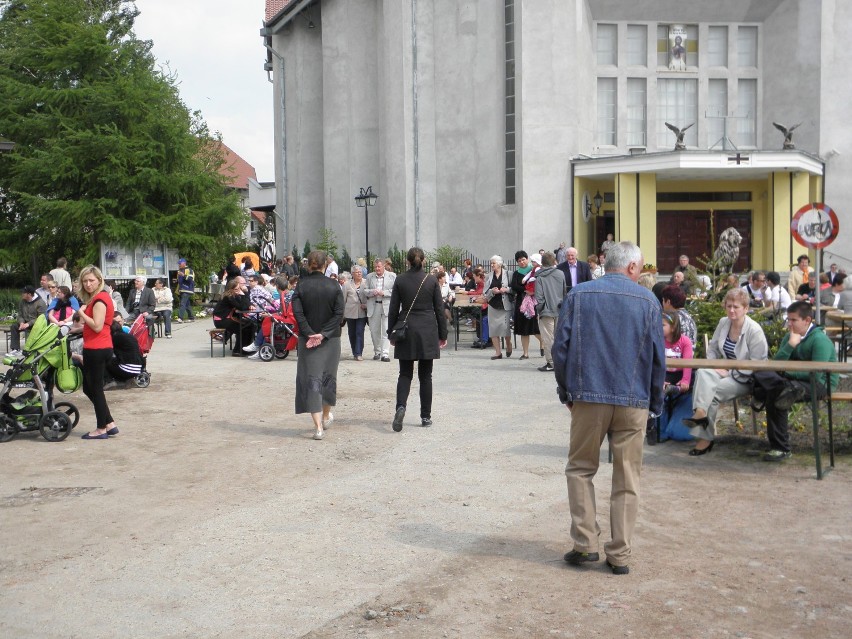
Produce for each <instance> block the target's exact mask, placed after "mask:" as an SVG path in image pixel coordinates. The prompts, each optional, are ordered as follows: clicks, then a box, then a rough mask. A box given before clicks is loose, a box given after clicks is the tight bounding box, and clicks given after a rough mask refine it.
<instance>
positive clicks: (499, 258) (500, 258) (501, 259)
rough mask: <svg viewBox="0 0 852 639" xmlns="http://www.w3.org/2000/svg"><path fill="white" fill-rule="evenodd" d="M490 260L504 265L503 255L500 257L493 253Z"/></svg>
mask: <svg viewBox="0 0 852 639" xmlns="http://www.w3.org/2000/svg"><path fill="white" fill-rule="evenodd" d="M488 262H489V263H491V262H497V264H499V265H500V266H503V258H502V257H500V256H499V255H492V256H491V259H490V260H488Z"/></svg>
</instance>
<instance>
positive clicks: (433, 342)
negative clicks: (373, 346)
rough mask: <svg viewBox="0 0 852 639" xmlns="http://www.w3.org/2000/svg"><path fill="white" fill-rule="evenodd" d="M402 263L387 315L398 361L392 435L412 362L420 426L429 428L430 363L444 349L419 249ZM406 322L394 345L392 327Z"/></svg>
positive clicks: (435, 296)
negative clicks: (403, 267)
mask: <svg viewBox="0 0 852 639" xmlns="http://www.w3.org/2000/svg"><path fill="white" fill-rule="evenodd" d="M406 259H407V260H408V265H409V270H408V271H406V272H405V273H401V274H400V275H399V276H398V277H397V278H396V281H395V282H394V285H393V290H392V292H391V299H390V313H389V315H388V337H389V338H390V340H391V344H393V346H394V351H393V356H394V359H398V360H399V379H398V380H397V383H396V414H395V415H394V418H393V429H394V430H395V431H396V432H399V431H401V430H402V420H403V419H404V418H405V407H406V404H407V403H408V393H409V391H410V390H411V380H412V378H413V377H414V361H415V360H417V362H418V364H417V378H418V379H419V380H420V425H421V426H431V425H432V363H433V361H434V360H436V359H440V357H441V349H442V348H444V346H446V345H447V321H446V319H445V318H444V302H443V300H442V299H441V287H440V285H439V284H438V280H437V279H435V276H433V275H429V274H427V273H426V272H425V271H424V270H423V261H424V259H425V257H424V255H423V249H420V248H418V247H416V246H415V247H413V248H411V249H409V250H408V255H407V257H406ZM418 291H419V292H418ZM409 309H410V313H409ZM406 318H407V321H408V331H407V334H406V337H405V341H403V342H399V343H396V342H394V340H393V337H392V336H391V333H392V331H393V327H394V326H396V324H397V323H398V322H400V321H405V320H406Z"/></svg>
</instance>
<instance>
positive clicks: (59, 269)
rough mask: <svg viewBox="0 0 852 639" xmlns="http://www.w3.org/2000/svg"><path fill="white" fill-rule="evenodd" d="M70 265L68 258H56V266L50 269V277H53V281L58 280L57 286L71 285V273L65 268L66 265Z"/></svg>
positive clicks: (69, 286)
mask: <svg viewBox="0 0 852 639" xmlns="http://www.w3.org/2000/svg"><path fill="white" fill-rule="evenodd" d="M66 266H68V260H66V259H65V258H64V257H60V258H59V259H58V260H56V268H55V269H53V270H52V271H50V277H52V278H53V281H54V282H56V285H57V286H67V287H68V288H72V287H71V274H70V273H68V271H66V270H65V267H66Z"/></svg>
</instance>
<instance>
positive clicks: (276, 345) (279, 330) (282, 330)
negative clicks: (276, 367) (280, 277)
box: [258, 299, 299, 362]
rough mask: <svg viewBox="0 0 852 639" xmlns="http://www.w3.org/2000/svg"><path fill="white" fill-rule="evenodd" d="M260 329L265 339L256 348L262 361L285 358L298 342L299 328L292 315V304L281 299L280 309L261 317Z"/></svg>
mask: <svg viewBox="0 0 852 639" xmlns="http://www.w3.org/2000/svg"><path fill="white" fill-rule="evenodd" d="M261 330H262V331H263V336H264V338H265V341H264V342H263V344H262V345H261V347H260V348H259V349H258V355H260V359H262V360H263V361H264V362H271V361H272V360H273V358H278V359H285V358H286V357H287V356H288V355H289V354H290V351H291V350H293V349H295V348H296V346H297V345H298V343H299V338H298V334H299V328H298V325H297V324H296V318H295V316H294V315H293V305H292V304H289V303H287V302H285V301H284V300H283V299H282V300H281V311H279V312H278V313H272V314H270V315H267V316H266V317H264V318H263V322H262V323H261Z"/></svg>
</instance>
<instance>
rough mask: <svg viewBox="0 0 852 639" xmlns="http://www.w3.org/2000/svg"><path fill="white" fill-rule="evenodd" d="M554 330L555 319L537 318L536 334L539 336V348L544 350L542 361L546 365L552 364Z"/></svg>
mask: <svg viewBox="0 0 852 639" xmlns="http://www.w3.org/2000/svg"><path fill="white" fill-rule="evenodd" d="M555 329H556V318H555V317H539V318H538V332H539V333H540V334H541V347H542V348H543V349H544V359H545V361H546V362H547V363H548V364H553V355H551V350H552V349H553V332H554V330H555Z"/></svg>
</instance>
